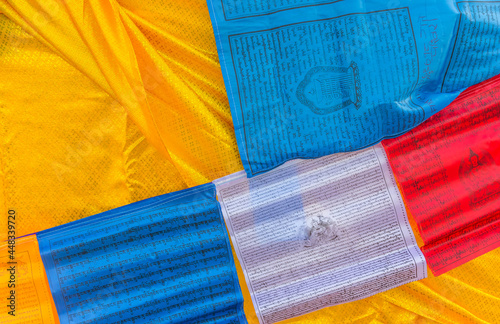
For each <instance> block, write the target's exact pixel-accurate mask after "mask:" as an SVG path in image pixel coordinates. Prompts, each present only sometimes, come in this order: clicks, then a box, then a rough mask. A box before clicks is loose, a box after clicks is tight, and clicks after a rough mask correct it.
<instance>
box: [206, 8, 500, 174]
mask: <svg viewBox="0 0 500 324" xmlns="http://www.w3.org/2000/svg"><path fill="white" fill-rule="evenodd" d="M208 9H209V11H210V15H211V19H212V25H213V28H214V33H215V40H216V42H217V49H218V53H219V60H220V63H221V68H222V73H223V76H224V81H225V84H226V90H227V93H228V97H229V104H230V106H231V113H232V116H233V123H234V128H235V132H236V138H237V141H238V147H239V151H240V156H241V159H242V162H243V165H244V168H245V171H246V173H247V175H248V176H249V177H252V176H254V175H257V174H260V173H262V172H265V171H268V170H270V169H273V168H275V167H277V166H278V165H281V164H283V163H284V162H286V161H287V160H291V159H296V158H316V157H320V156H324V155H329V154H332V153H337V152H346V151H354V150H358V149H361V148H364V147H367V146H371V145H373V144H376V143H377V142H379V141H380V140H382V139H384V138H390V137H396V136H398V135H400V134H402V133H404V132H406V131H408V130H410V129H411V128H414V127H415V126H417V125H419V124H420V123H422V122H423V121H424V120H426V119H427V118H429V117H430V116H432V115H433V114H434V113H436V112H438V111H439V110H441V109H442V108H444V107H445V106H447V105H448V104H449V103H451V102H452V101H453V100H454V99H455V98H456V97H457V96H458V95H459V94H460V92H462V91H463V90H464V89H466V88H467V87H469V86H471V85H474V84H477V83H479V82H481V81H483V80H486V79H488V78H491V77H493V76H495V75H497V74H498V73H500V41H499V40H500V39H499V36H498V35H500V28H499V27H500V25H499V24H500V2H499V1H454V0H428V1H410V0H398V1H380V0H350V1H341V0H339V1H332V0H286V1H274V0H273V1H252V0H238V1H237V0H208Z"/></svg>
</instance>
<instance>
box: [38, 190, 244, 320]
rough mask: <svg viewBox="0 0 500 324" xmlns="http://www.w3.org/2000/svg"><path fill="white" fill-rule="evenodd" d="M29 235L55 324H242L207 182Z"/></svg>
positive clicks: (232, 273) (236, 291)
mask: <svg viewBox="0 0 500 324" xmlns="http://www.w3.org/2000/svg"><path fill="white" fill-rule="evenodd" d="M37 236H38V240H39V245H40V252H41V255H42V259H43V263H44V265H45V268H46V270H47V275H48V279H49V285H50V289H51V291H52V294H53V296H54V301H55V304H56V308H57V312H58V314H59V319H60V321H61V323H63V324H66V323H68V324H69V323H192V322H193V323H194V322H196V323H246V319H245V316H244V313H243V297H242V295H241V290H240V287H239V283H238V278H237V274H236V269H235V266H234V260H233V257H232V254H231V246H230V244H229V241H228V236H227V232H226V228H225V226H224V223H223V221H222V216H221V212H220V206H219V203H218V202H217V200H216V198H215V186H214V185H213V184H211V183H210V184H205V185H202V186H198V187H194V188H190V189H186V190H182V191H178V192H175V193H170V194H166V195H162V196H158V197H154V198H150V199H146V200H143V201H140V202H137V203H134V204H131V205H127V206H124V207H120V208H117V209H114V210H110V211H107V212H104V213H101V214H98V215H95V216H91V217H87V218H84V219H81V220H78V221H75V222H72V223H68V224H66V225H62V226H58V227H55V228H52V229H49V230H46V231H43V232H40V233H39V234H38V235H37Z"/></svg>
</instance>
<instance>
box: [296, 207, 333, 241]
mask: <svg viewBox="0 0 500 324" xmlns="http://www.w3.org/2000/svg"><path fill="white" fill-rule="evenodd" d="M301 232H302V233H301V234H302V239H303V246H304V247H315V246H318V245H321V244H323V243H326V242H328V241H333V240H335V239H336V238H337V237H338V230H337V226H336V224H335V221H334V220H333V219H332V218H331V217H328V216H325V215H319V216H313V217H309V218H307V219H306V222H305V224H304V226H303V227H302V228H301Z"/></svg>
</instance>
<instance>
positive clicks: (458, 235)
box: [383, 77, 500, 275]
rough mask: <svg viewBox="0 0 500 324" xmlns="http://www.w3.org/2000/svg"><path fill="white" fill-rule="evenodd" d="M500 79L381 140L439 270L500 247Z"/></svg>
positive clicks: (428, 254) (434, 266) (431, 262)
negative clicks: (404, 131)
mask: <svg viewBox="0 0 500 324" xmlns="http://www.w3.org/2000/svg"><path fill="white" fill-rule="evenodd" d="M499 102H500V77H495V78H492V79H490V80H489V81H486V82H483V83H481V84H479V85H478V86H475V87H472V88H470V89H469V90H467V91H466V92H464V93H463V95H461V96H460V97H459V98H458V99H457V100H456V101H455V102H453V103H452V104H451V105H450V106H448V107H447V108H445V109H444V110H443V111H441V112H440V113H439V114H436V115H435V116H433V117H432V118H430V119H429V120H428V121H427V122H425V123H424V124H422V125H420V126H419V127H417V128H415V129H414V130H413V131H411V132H409V133H408V134H405V135H404V136H401V137H399V138H396V139H392V140H387V141H384V142H383V144H384V146H385V148H386V151H387V154H388V156H389V161H390V162H391V165H392V167H393V169H394V174H395V175H396V178H397V179H398V181H399V183H400V184H401V187H402V189H403V193H404V195H405V198H406V201H407V203H408V207H409V208H410V210H411V213H412V215H413V217H414V218H415V220H416V221H417V224H418V227H419V230H420V234H421V236H422V238H423V239H424V241H425V246H424V247H423V252H424V254H425V257H426V259H427V262H428V263H429V266H430V267H431V269H432V272H433V273H434V274H435V275H439V274H442V273H445V272H446V271H449V270H451V269H453V268H455V267H457V266H459V265H461V264H463V263H465V262H467V261H469V260H472V259H473V258H475V257H478V256H480V255H482V254H484V253H486V252H488V251H490V250H493V249H495V248H496V247H499V246H500V131H499V130H500V104H499Z"/></svg>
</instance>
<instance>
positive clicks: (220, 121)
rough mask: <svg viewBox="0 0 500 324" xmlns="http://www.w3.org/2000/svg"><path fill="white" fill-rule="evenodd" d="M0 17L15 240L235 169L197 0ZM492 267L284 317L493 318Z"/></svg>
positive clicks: (0, 127)
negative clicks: (15, 216) (316, 310)
mask: <svg viewBox="0 0 500 324" xmlns="http://www.w3.org/2000/svg"><path fill="white" fill-rule="evenodd" d="M0 12H1V13H3V15H1V14H0V71H1V76H2V77H1V78H0V209H1V212H2V215H5V214H6V212H7V208H17V209H16V211H17V213H18V215H19V221H18V223H17V231H18V233H17V234H18V235H24V234H28V233H31V232H35V231H40V230H43V229H47V228H50V227H54V226H57V225H61V224H64V223H67V222H70V221H73V220H76V219H80V218H82V217H85V216H89V215H93V214H96V213H99V212H102V211H105V210H109V209H112V208H116V207H119V206H122V205H126V204H128V203H131V202H134V201H138V200H141V199H145V198H148V197H152V196H156V195H160V194H163V193H167V192H172V191H176V190H180V189H184V188H186V187H190V186H194V185H199V184H203V183H206V182H207V181H209V180H213V179H216V178H219V177H222V176H225V175H228V174H231V173H234V172H236V171H240V170H242V165H241V162H240V158H239V154H238V148H237V145H236V140H235V137H234V132H233V129H232V120H231V115H230V110H229V105H228V103H227V97H226V92H225V89H224V85H223V79H222V75H221V72H220V66H219V64H218V60H217V52H216V47H215V41H214V38H213V32H212V26H211V23H210V18H209V13H208V9H207V7H206V2H205V1H204V0H201V1H198V0H183V1H180V0H168V1H167V0H149V1H144V0H141V1H138V0H136V1H132V0H130V1H118V2H117V1H114V0H113V1H110V0H101V1H93V0H90V1H72V0H68V1H55V0H39V1H5V0H0ZM410 219H411V218H410ZM4 222H6V217H0V226H2V228H6V225H5V224H4ZM412 225H413V229H414V231H415V233H416V234H417V239H419V237H418V231H417V227H416V225H415V224H412ZM0 233H1V235H2V239H3V235H5V232H4V231H3V230H2V231H0ZM419 243H420V244H419V245H423V242H422V240H420V241H419ZM235 261H236V264H237V268H238V275H239V279H240V285H241V287H242V290H243V295H244V298H245V303H244V307H245V314H246V316H247V319H248V321H249V323H257V318H256V316H255V311H254V310H253V306H252V303H251V298H250V295H249V293H248V289H247V287H246V283H245V280H244V279H243V278H244V277H243V273H242V272H241V268H240V267H239V265H238V260H237V259H236V258H235ZM499 267H500V251H499V250H498V249H497V250H494V251H491V252H489V253H487V254H485V255H483V256H481V257H479V258H477V259H475V260H473V261H471V262H469V263H467V264H465V265H462V266H461V267H459V268H457V269H454V270H452V271H450V272H448V273H446V274H444V275H442V276H440V277H439V278H434V277H432V276H431V277H430V278H427V279H425V280H421V281H418V282H414V283H411V284H408V285H405V286H403V287H399V288H396V289H392V290H390V291H388V292H384V293H381V294H378V295H376V296H373V297H370V298H367V299H363V300H360V301H356V302H353V303H348V304H345V305H339V306H335V307H330V308H327V309H324V310H321V311H318V312H314V313H311V314H307V315H304V316H301V317H298V318H294V319H290V320H288V321H286V322H287V323H345V322H349V323H352V322H354V323H494V322H495V321H498V318H500V282H499V280H498V274H497V270H498V268H499ZM34 322H35V323H40V322H41V321H40V320H38V322H37V321H34ZM18 323H23V322H22V321H19V322H18Z"/></svg>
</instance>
